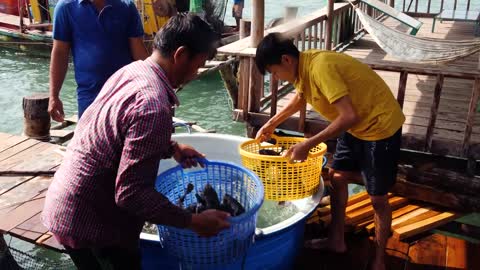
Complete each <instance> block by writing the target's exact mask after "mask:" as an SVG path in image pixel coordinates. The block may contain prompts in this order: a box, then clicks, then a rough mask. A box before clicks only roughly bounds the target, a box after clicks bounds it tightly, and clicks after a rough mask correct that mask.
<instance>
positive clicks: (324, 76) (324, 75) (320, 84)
mask: <svg viewBox="0 0 480 270" xmlns="http://www.w3.org/2000/svg"><path fill="white" fill-rule="evenodd" d="M312 74H313V83H314V84H315V85H316V86H317V88H318V89H319V90H320V92H321V93H322V94H323V95H324V96H325V97H326V98H327V100H328V102H329V103H330V104H332V103H334V102H335V101H337V100H338V99H339V98H341V97H343V96H346V95H348V87H347V85H346V84H345V81H344V80H343V78H342V76H341V75H340V73H339V72H338V68H337V66H336V65H335V64H332V63H322V64H319V65H316V67H315V68H314V69H313V70H312Z"/></svg>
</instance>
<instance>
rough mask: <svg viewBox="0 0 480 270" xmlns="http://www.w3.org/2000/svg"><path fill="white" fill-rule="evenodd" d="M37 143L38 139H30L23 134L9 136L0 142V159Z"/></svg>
mask: <svg viewBox="0 0 480 270" xmlns="http://www.w3.org/2000/svg"><path fill="white" fill-rule="evenodd" d="M37 143H39V141H36V140H31V139H28V138H27V137H24V136H11V137H9V138H7V139H6V140H5V141H4V142H2V143H1V144H0V161H1V160H4V159H6V158H9V157H10V156H12V155H14V154H16V153H18V152H21V151H23V150H25V149H27V148H29V147H31V146H33V145H35V144H37Z"/></svg>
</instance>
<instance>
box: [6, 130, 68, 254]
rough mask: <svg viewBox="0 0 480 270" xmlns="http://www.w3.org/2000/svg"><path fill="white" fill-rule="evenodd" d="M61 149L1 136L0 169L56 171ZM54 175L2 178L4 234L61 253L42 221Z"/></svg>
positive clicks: (55, 146) (25, 139) (42, 143)
mask: <svg viewBox="0 0 480 270" xmlns="http://www.w3.org/2000/svg"><path fill="white" fill-rule="evenodd" d="M59 148H60V146H58V145H55V144H50V143H44V142H40V141H37V140H32V139H29V138H27V137H23V136H15V135H9V134H5V133H0V168H2V170H9V171H14V170H15V171H46V172H52V173H53V172H54V171H55V170H56V168H57V167H58V166H59V165H60V163H61V161H62V155H61V154H59V153H58V152H57V151H58V150H59ZM50 182H51V177H50V176H0V233H7V234H10V235H12V236H14V237H18V238H20V239H23V240H26V241H28V242H31V243H34V244H37V245H41V246H45V247H47V248H51V249H54V250H58V251H63V250H64V248H63V247H62V246H61V245H60V244H58V242H57V241H56V240H55V238H54V237H52V235H51V234H50V233H49V232H48V230H47V229H46V228H45V227H44V226H43V225H42V223H41V222H40V213H41V211H42V210H43V203H44V201H45V193H46V191H47V189H48V186H49V185H50Z"/></svg>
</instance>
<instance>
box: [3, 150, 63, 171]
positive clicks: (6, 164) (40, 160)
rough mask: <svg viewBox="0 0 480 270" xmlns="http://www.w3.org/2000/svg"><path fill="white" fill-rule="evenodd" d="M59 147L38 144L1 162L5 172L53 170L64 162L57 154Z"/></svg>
mask: <svg viewBox="0 0 480 270" xmlns="http://www.w3.org/2000/svg"><path fill="white" fill-rule="evenodd" d="M56 149H59V146H58V145H54V144H49V143H38V144H36V145H34V146H32V147H30V148H28V149H26V150H24V151H22V152H20V153H18V154H16V155H14V156H11V157H9V158H8V159H5V160H2V161H0V167H1V168H2V169H4V170H25V171H35V170H51V169H53V168H55V167H56V166H58V165H59V164H60V163H61V161H62V156H61V155H59V154H57V153H55V150H56Z"/></svg>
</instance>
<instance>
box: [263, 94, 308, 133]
mask: <svg viewBox="0 0 480 270" xmlns="http://www.w3.org/2000/svg"><path fill="white" fill-rule="evenodd" d="M303 106H305V99H303V98H302V97H301V96H300V95H299V94H298V93H296V94H295V96H294V97H293V98H292V99H291V100H290V101H289V102H288V104H287V105H286V106H285V107H284V108H283V109H282V110H281V111H280V112H279V113H277V114H275V116H273V117H272V118H271V119H270V120H268V122H267V123H265V125H263V127H262V128H261V129H260V130H259V131H258V132H257V136H256V139H260V140H268V139H269V138H270V136H271V135H272V134H273V132H274V131H275V128H276V127H277V126H278V125H280V124H281V123H282V122H283V121H285V120H286V119H287V118H288V117H290V116H291V115H293V114H294V113H296V112H298V111H299V110H300V109H301V108H302V107H303Z"/></svg>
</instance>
